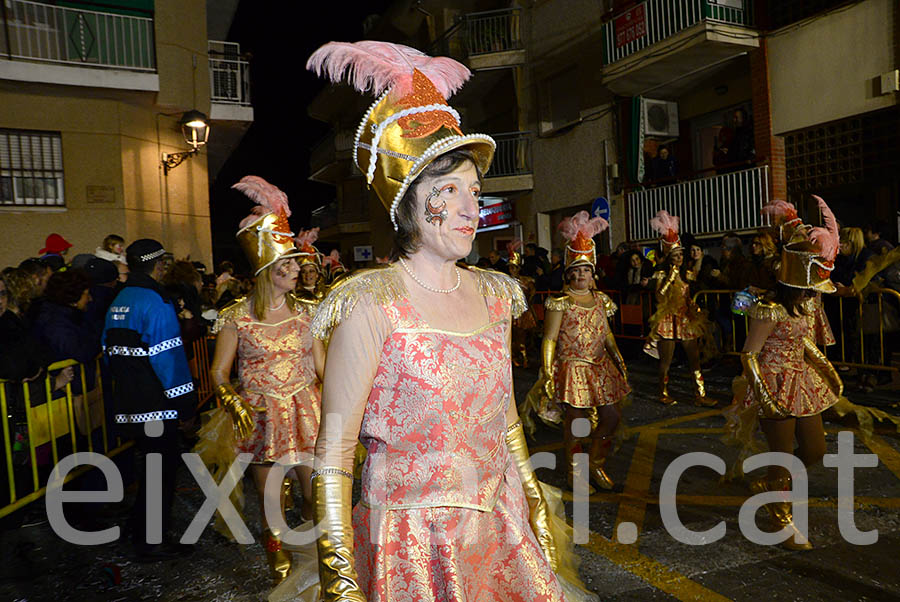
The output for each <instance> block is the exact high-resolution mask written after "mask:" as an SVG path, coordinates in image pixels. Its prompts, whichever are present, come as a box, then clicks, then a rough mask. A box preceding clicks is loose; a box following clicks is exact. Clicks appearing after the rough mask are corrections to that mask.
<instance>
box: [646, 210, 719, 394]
mask: <svg viewBox="0 0 900 602" xmlns="http://www.w3.org/2000/svg"><path fill="white" fill-rule="evenodd" d="M650 225H651V226H652V227H653V229H654V230H656V231H657V232H659V234H660V241H659V242H660V253H661V255H662V261H661V263H660V265H661V269H659V270H657V271H656V272H655V273H654V274H653V278H654V280H656V302H657V308H656V312H655V313H654V314H653V315H652V316H651V317H650V335H649V336H648V337H647V343H646V344H645V345H644V351H645V352H646V353H647V354H649V355H651V356H653V357H657V358H659V401H660V403H663V404H665V405H672V404H674V403H677V402H676V401H675V399H674V398H672V397H671V396H670V395H669V366H670V365H671V363H672V356H673V355H674V353H675V341H680V342H681V346H682V347H683V348H684V351H685V353H686V354H687V357H688V364H689V366H690V369H691V376H692V377H693V378H694V392H695V394H694V405H698V406H704V407H711V406H714V405H716V400H715V399H711V398H709V397H707V396H706V385H705V383H704V381H703V373H702V372H701V371H700V340H701V338H702V337H706V336H707V335H708V328H709V325H708V323H707V320H706V314H705V312H703V311H701V310H700V308H699V307H697V305H696V304H695V303H694V301H693V300H692V299H691V291H690V285H689V284H688V283H687V282H685V280H683V279H682V277H681V270H682V266H683V264H684V248H683V247H682V246H681V240H680V238H679V236H678V230H679V219H678V217H676V216H673V215H669V214H668V212H666V211H659V212H658V213H657V214H656V217H654V218H653V219H651V220H650Z"/></svg>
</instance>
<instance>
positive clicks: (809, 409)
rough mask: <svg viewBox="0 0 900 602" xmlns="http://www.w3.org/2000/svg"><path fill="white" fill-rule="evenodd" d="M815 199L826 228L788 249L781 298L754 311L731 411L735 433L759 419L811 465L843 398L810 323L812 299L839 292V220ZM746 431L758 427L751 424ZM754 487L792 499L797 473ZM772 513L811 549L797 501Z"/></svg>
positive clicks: (777, 505) (773, 445)
mask: <svg viewBox="0 0 900 602" xmlns="http://www.w3.org/2000/svg"><path fill="white" fill-rule="evenodd" d="M813 198H815V199H816V201H817V202H818V204H819V208H820V210H821V212H822V215H823V216H824V221H825V227H824V228H811V229H810V228H805V229H803V230H801V231H799V235H798V236H794V237H792V238H790V239H788V240H792V241H793V242H788V244H786V245H785V246H784V247H783V248H782V251H781V263H780V266H779V270H778V276H777V279H778V284H777V288H776V291H775V298H774V300H772V301H767V300H766V301H758V302H757V303H756V304H754V305H753V306H751V308H750V311H749V312H748V314H749V316H750V329H749V332H748V334H747V341H746V342H745V344H744V348H743V351H742V353H741V364H742V365H743V368H744V370H743V381H744V387H745V393H743V394H741V393H738V394H737V395H736V397H735V402H736V404H735V405H734V406H732V408H729V411H728V412H726V414H727V415H729V416H731V417H732V418H731V419H730V420H729V423H730V426H731V427H732V429H733V430H737V426H738V424H739V420H740V418H738V419H734V416H739V415H740V412H741V410H746V411H748V412H750V413H752V415H754V417H755V416H758V417H759V423H760V426H761V427H762V431H763V433H764V434H765V436H766V441H767V442H768V444H769V450H770V451H773V452H782V453H785V454H793V455H796V456H797V457H798V458H799V459H800V461H802V462H803V464H804V465H805V466H810V465H812V464H815V463H818V461H819V460H821V459H822V456H823V454H824V453H825V431H824V428H823V426H822V412H824V411H825V410H827V409H828V408H830V407H831V406H833V405H835V404H836V403H838V401H839V400H840V397H841V394H842V392H843V383H842V382H841V378H840V376H839V375H838V373H837V371H836V370H835V368H834V366H833V365H832V364H831V362H829V361H828V359H827V358H826V357H825V354H824V353H823V352H822V351H821V350H820V349H819V347H817V346H816V326H815V322H814V321H813V320H811V319H810V316H811V312H812V311H814V308H813V307H812V306H811V305H810V304H809V301H810V300H812V299H813V298H814V297H815V296H816V295H817V294H818V293H833V292H834V291H835V286H834V284H832V282H831V280H830V275H831V270H832V269H833V268H834V258H835V255H837V250H838V244H839V236H838V230H837V222H836V220H835V219H834V215H833V214H832V213H831V210H830V209H829V208H828V205H826V204H825V202H824V201H823V200H822V199H821V198H819V197H813ZM738 390H739V387H736V391H738ZM745 414H746V412H745ZM740 430H743V431H744V432H752V430H754V429H748V428H747V425H744V426H743V427H742V428H741V429H740ZM795 440H796V443H797V447H796V449H795ZM751 489H753V491H754V492H755V493H759V492H762V491H772V492H775V491H778V492H785V494H784V495H785V498H786V497H787V494H788V492H790V490H791V475H790V472H788V471H787V470H786V469H785V468H784V467H782V466H775V465H770V466H769V469H768V474H767V476H766V477H764V478H763V479H760V480H758V481H755V482H753V483H752V484H751ZM766 509H767V510H768V512H769V514H770V516H771V518H772V520H773V522H774V523H776V524H777V526H779V527H782V528H787V529H788V531H789V532H790V534H791V537H789V538H788V539H787V540H785V541H784V542H783V544H782V545H783V546H784V547H787V548H789V549H792V550H808V549H810V548H812V544H811V543H810V542H809V538H808V534H807V533H805V532H803V531H802V530H801V529H799V528H798V527H797V526H796V525H795V524H794V521H793V518H792V514H791V502H790V501H787V499H784V500H779V501H777V502H774V503H771V504H767V505H766Z"/></svg>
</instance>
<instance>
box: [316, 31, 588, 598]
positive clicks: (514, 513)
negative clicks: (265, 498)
mask: <svg viewBox="0 0 900 602" xmlns="http://www.w3.org/2000/svg"><path fill="white" fill-rule="evenodd" d="M308 66H309V67H310V68H312V69H315V70H317V71H319V72H323V71H324V72H326V73H328V75H329V76H330V77H331V78H332V80H334V81H340V80H342V79H343V78H344V71H345V70H347V71H348V72H349V79H350V80H351V83H352V84H354V86H355V87H356V88H357V89H358V90H360V91H366V90H369V89H372V90H373V91H374V93H375V94H376V95H378V99H377V100H376V101H375V103H374V104H373V105H372V106H371V108H370V109H369V111H368V112H367V113H366V115H365V116H364V117H363V120H362V122H361V123H360V126H359V128H358V130H357V133H356V137H355V140H354V145H353V152H354V158H355V160H356V164H357V166H358V167H359V168H360V170H361V171H362V172H363V174H365V176H366V178H367V181H368V183H369V185H370V186H371V187H372V188H374V189H375V192H376V194H377V195H378V197H379V198H380V199H381V202H382V204H384V206H385V208H386V209H387V211H388V215H389V217H390V219H391V222H392V223H393V226H394V230H395V245H396V249H395V257H396V261H395V262H394V263H392V264H390V265H389V266H386V267H381V268H377V269H372V270H363V271H359V272H357V273H355V274H353V275H352V276H349V277H348V278H346V279H344V280H342V281H341V282H340V283H339V285H338V286H337V287H336V288H334V289H333V290H332V291H331V293H329V295H328V297H327V298H326V299H325V301H324V302H323V303H322V304H321V305H320V306H319V309H318V312H317V313H316V318H315V320H314V322H313V330H314V332H315V335H316V336H317V337H321V338H328V340H329V347H328V362H327V364H326V374H325V380H324V382H325V387H324V391H323V398H322V402H323V421H322V426H321V428H320V434H319V439H318V442H317V444H316V470H315V472H314V475H313V495H314V500H315V511H316V521H317V522H318V524H319V527H320V532H321V533H322V535H321V537H320V538H319V540H318V542H317V544H318V552H319V576H320V580H321V587H322V597H323V599H324V600H328V601H332V600H342V601H349V600H353V601H360V600H370V601H384V600H394V599H408V600H467V599H468V600H474V599H478V600H483V601H485V602H488V601H498V602H500V601H504V602H505V601H506V600H510V599H542V600H547V601H554V600H562V599H563V590H562V586H561V585H560V580H559V579H558V578H557V576H556V575H555V574H554V570H555V569H558V568H561V567H562V566H564V565H566V564H567V563H566V562H563V561H562V560H561V555H562V552H563V549H562V547H563V546H562V545H560V544H559V543H557V541H558V540H557V539H555V538H554V535H553V533H554V531H553V530H552V528H551V513H550V510H549V507H548V503H547V499H546V498H545V496H544V493H543V490H542V488H541V487H540V486H539V485H538V482H537V479H536V478H535V475H534V471H533V470H532V469H531V467H530V463H529V461H528V453H527V448H526V445H525V440H524V434H523V432H522V428H521V423H520V422H519V420H518V415H517V412H516V404H515V401H514V396H513V389H512V369H511V358H510V325H511V322H512V319H513V318H515V317H516V316H518V315H520V314H521V313H522V312H523V311H524V310H525V309H526V307H525V299H524V296H523V295H522V290H521V288H520V287H519V286H518V284H517V283H516V282H515V281H514V280H512V279H511V278H509V277H508V276H506V275H504V274H499V273H495V272H492V271H482V270H477V269H471V268H469V269H466V268H460V267H458V266H457V261H459V259H461V258H463V257H466V256H467V255H469V253H470V252H471V249H472V243H473V240H474V238H475V232H476V229H477V227H478V219H479V206H478V197H479V195H480V191H481V181H482V176H483V174H484V173H485V172H486V171H487V169H488V168H489V166H490V164H491V160H492V159H493V154H494V148H495V143H494V141H493V140H492V139H491V138H490V137H488V136H486V135H484V134H468V135H466V134H463V133H462V130H461V129H460V120H459V115H458V113H457V112H456V111H455V110H454V109H453V108H452V107H450V106H449V105H448V104H447V101H446V97H447V96H449V95H450V94H451V93H452V92H453V91H455V90H456V89H457V88H459V87H460V86H461V85H462V83H463V82H464V81H465V80H466V79H467V78H468V76H469V72H468V69H466V68H465V67H464V66H462V65H461V64H459V63H457V62H456V61H453V60H452V59H447V58H443V57H440V58H432V57H429V56H426V55H424V54H422V53H421V52H419V51H417V50H414V49H412V48H407V47H405V46H400V45H396V44H388V43H384V42H357V43H354V44H344V43H334V42H333V43H330V44H326V45H325V46H323V47H322V48H320V49H319V50H317V51H316V52H315V53H314V54H313V56H312V57H311V58H310V60H309V63H308ZM357 440H361V441H362V443H363V445H364V446H365V447H366V450H367V452H368V453H367V456H366V459H365V462H364V464H363V466H362V488H361V489H362V496H361V501H360V504H359V505H357V506H356V508H355V509H353V510H352V512H351V493H352V489H353V487H352V486H353V460H354V451H355V447H356V442H357ZM570 599H579V598H577V597H575V598H570Z"/></svg>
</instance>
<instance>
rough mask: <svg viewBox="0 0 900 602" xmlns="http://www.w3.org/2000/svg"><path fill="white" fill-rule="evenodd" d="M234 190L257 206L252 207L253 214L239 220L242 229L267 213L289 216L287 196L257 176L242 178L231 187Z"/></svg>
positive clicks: (289, 209)
mask: <svg viewBox="0 0 900 602" xmlns="http://www.w3.org/2000/svg"><path fill="white" fill-rule="evenodd" d="M232 188H234V189H235V190H239V191H241V192H243V193H244V194H246V195H247V196H248V197H250V199H251V200H252V201H253V202H254V203H256V204H257V205H259V207H254V208H253V212H252V213H251V214H250V215H248V216H247V217H245V218H244V219H243V220H241V224H240V227H241V228H243V227H244V226H246V225H247V224H249V223H250V222H252V221H253V220H255V219H256V218H258V217H259V216H261V215H265V214H267V213H278V212H280V211H283V212H284V215H285V217H290V216H291V208H290V207H289V206H288V198H287V195H286V194H285V193H284V192H282V191H281V190H280V189H279V188H278V187H277V186H273V185H272V184H269V183H268V182H266V181H265V180H263V179H262V178H260V177H259V176H244V177H243V178H241V180H240V182H238V183H237V184H234V185H233V186H232Z"/></svg>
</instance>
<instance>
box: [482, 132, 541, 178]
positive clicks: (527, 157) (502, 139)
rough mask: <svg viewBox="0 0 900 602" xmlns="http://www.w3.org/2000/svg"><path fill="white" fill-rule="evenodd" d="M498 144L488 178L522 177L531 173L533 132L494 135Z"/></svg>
mask: <svg viewBox="0 0 900 602" xmlns="http://www.w3.org/2000/svg"><path fill="white" fill-rule="evenodd" d="M491 137H492V138H493V139H494V140H495V141H496V142H497V150H496V152H495V153H494V162H493V163H491V168H490V170H488V173H487V177H489V178H501V177H505V176H521V175H525V174H530V173H531V132H509V133H505V134H493V135H492V136H491Z"/></svg>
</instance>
